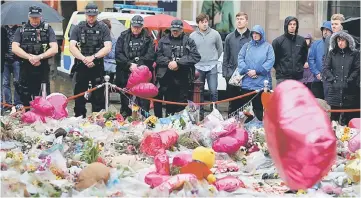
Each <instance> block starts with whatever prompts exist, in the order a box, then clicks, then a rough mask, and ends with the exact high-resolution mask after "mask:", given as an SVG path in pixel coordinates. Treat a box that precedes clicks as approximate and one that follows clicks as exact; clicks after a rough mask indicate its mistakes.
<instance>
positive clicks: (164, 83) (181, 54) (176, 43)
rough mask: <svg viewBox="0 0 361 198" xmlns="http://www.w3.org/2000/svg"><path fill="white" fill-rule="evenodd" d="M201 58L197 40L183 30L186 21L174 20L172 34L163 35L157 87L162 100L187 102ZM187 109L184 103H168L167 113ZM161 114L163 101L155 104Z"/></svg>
mask: <svg viewBox="0 0 361 198" xmlns="http://www.w3.org/2000/svg"><path fill="white" fill-rule="evenodd" d="M200 59H201V55H200V54H199V52H198V50H197V46H196V44H195V42H194V40H193V39H191V38H189V36H188V35H186V34H184V32H183V22H182V21H181V20H178V19H176V20H173V21H172V23H171V34H169V35H165V36H163V37H162V38H161V39H160V40H159V43H158V50H157V60H156V63H157V67H156V77H157V87H158V88H159V95H158V96H157V97H158V98H159V99H161V98H162V97H163V96H164V98H165V100H168V101H174V102H187V99H188V91H189V89H190V88H191V87H190V85H191V84H192V82H193V80H194V73H195V67H194V65H195V64H196V63H198V62H199V61H200ZM183 109H184V106H179V105H167V106H166V114H167V115H169V114H174V113H176V112H179V111H181V110H183ZM154 111H155V115H156V116H157V117H162V108H161V104H159V103H155V104H154Z"/></svg>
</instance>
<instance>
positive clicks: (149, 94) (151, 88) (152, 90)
mask: <svg viewBox="0 0 361 198" xmlns="http://www.w3.org/2000/svg"><path fill="white" fill-rule="evenodd" d="M129 91H130V92H131V93H132V94H134V95H135V96H138V97H142V98H153V97H155V96H157V95H158V88H157V87H156V86H155V85H153V84H152V83H140V84H139V85H136V86H134V87H132V88H131V89H130V90H129Z"/></svg>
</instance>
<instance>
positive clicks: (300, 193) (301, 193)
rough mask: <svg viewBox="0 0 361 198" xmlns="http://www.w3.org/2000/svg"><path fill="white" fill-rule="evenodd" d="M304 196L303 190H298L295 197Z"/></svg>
mask: <svg viewBox="0 0 361 198" xmlns="http://www.w3.org/2000/svg"><path fill="white" fill-rule="evenodd" d="M304 194H306V191H305V190H302V189H300V190H298V191H297V195H304Z"/></svg>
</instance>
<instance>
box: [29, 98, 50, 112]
mask: <svg viewBox="0 0 361 198" xmlns="http://www.w3.org/2000/svg"><path fill="white" fill-rule="evenodd" d="M30 106H31V107H32V108H33V111H34V112H35V113H37V114H40V115H41V116H52V115H53V113H54V106H53V105H52V104H51V103H50V102H49V101H47V100H46V99H45V98H43V97H41V96H37V97H35V99H34V100H33V101H31V102H30Z"/></svg>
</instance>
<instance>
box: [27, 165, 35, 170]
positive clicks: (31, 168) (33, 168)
mask: <svg viewBox="0 0 361 198" xmlns="http://www.w3.org/2000/svg"><path fill="white" fill-rule="evenodd" d="M28 171H36V167H35V166H34V165H33V164H30V165H29V167H28Z"/></svg>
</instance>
